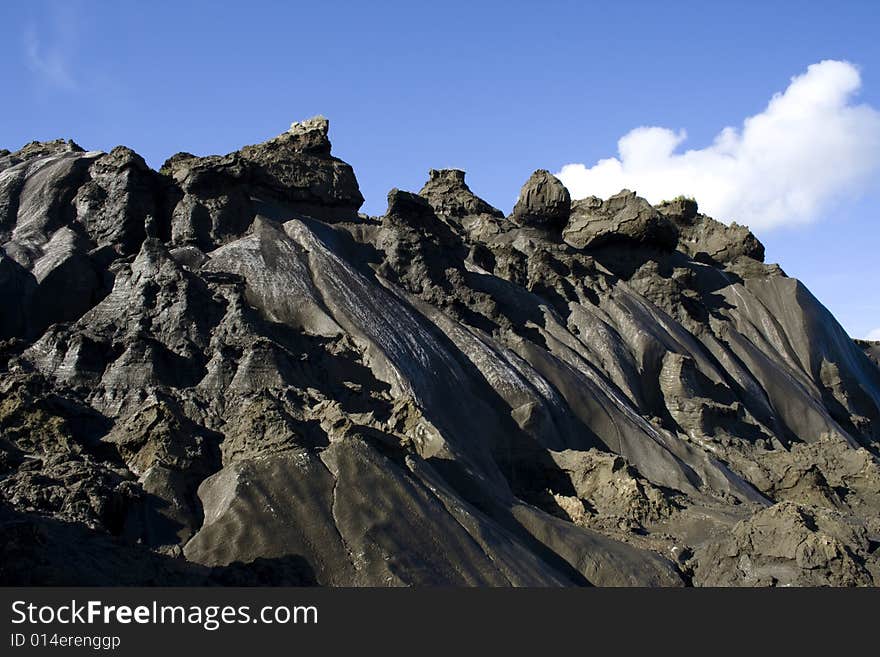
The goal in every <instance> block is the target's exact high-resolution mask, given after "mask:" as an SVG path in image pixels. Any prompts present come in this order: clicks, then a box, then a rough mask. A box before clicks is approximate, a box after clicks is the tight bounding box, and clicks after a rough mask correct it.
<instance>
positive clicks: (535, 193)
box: [511, 169, 571, 230]
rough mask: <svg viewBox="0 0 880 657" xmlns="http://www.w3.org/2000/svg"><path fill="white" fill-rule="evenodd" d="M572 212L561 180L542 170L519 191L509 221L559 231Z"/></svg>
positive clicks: (567, 194) (569, 200) (568, 197)
mask: <svg viewBox="0 0 880 657" xmlns="http://www.w3.org/2000/svg"><path fill="white" fill-rule="evenodd" d="M570 213H571V195H570V194H569V193H568V190H567V189H566V188H565V185H563V184H562V182H560V180H559V179H558V178H557V177H556V176H554V175H553V174H551V173H550V172H549V171H546V170H544V169H538V170H537V171H535V172H534V173H533V174H532V175H531V176H529V179H528V180H527V181H526V184H525V185H523V186H522V189H521V190H520V192H519V199H518V200H517V202H516V205H515V206H514V208H513V214H511V219H512V220H513V222H514V223H516V224H519V225H520V226H534V227H537V228H548V229H553V230H559V229H561V228H562V227H563V226H564V225H565V222H566V221H567V220H568V216H569V214H570Z"/></svg>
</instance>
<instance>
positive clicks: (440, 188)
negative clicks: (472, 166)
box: [419, 169, 504, 218]
mask: <svg viewBox="0 0 880 657" xmlns="http://www.w3.org/2000/svg"><path fill="white" fill-rule="evenodd" d="M464 176H465V173H464V171H461V170H460V169H431V170H430V171H429V172H428V181H427V182H426V183H425V186H424V187H422V189H421V191H420V192H419V196H422V197H424V198H425V199H427V201H428V203H430V204H431V207H432V208H434V212H436V213H437V214H438V215H443V216H447V217H459V218H460V217H468V216H478V215H487V216H488V217H495V218H501V217H503V216H504V213H503V212H501V210H498V209H496V208H493V207H492V206H491V205H489V204H488V203H486V201H484V200H483V199H481V198H479V197H478V196H477V195H475V194H474V193H473V192H472V191H471V190H470V187H468V186H467V183H466V182H465V181H464Z"/></svg>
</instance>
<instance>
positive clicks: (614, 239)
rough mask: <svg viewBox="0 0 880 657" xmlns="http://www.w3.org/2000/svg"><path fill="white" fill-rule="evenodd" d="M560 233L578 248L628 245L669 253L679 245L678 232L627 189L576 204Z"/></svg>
mask: <svg viewBox="0 0 880 657" xmlns="http://www.w3.org/2000/svg"><path fill="white" fill-rule="evenodd" d="M562 234H563V237H564V239H565V241H566V242H567V243H568V244H571V245H572V246H573V247H575V248H577V249H585V248H595V247H599V246H603V245H605V244H615V243H618V244H619V243H631V244H639V245H646V246H647V245H652V246H656V247H658V248H661V249H667V250H672V249H674V248H675V246H676V244H677V242H678V233H677V231H676V230H675V228H674V227H673V226H672V225H671V224H670V223H669V221H667V220H665V219H664V218H663V216H662V215H661V214H660V213H659V212H657V210H655V209H654V208H653V207H652V206H651V204H650V203H648V202H647V201H646V200H645V199H643V198H639V197H638V196H636V195H635V193H634V192H630V191H629V190H623V191H622V192H620V193H619V194H616V195H614V196H612V197H611V198H609V199H608V200H606V201H603V200H602V199H600V198H597V197H595V196H590V197H588V198H585V199H581V200H579V201H575V202H574V203H573V204H572V211H571V219H569V222H568V225H567V226H566V227H565V230H564V231H563V233H562Z"/></svg>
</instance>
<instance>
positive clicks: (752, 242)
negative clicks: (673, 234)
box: [657, 198, 764, 264]
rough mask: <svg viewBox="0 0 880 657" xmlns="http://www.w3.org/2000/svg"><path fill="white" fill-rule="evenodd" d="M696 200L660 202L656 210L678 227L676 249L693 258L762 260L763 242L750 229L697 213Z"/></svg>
mask: <svg viewBox="0 0 880 657" xmlns="http://www.w3.org/2000/svg"><path fill="white" fill-rule="evenodd" d="M697 209H698V208H697V202H696V201H695V200H693V199H689V198H677V199H674V200H672V201H664V202H663V203H661V204H660V205H658V206H657V211H658V212H659V213H660V214H662V215H663V216H665V217H667V218H668V219H670V220H671V221H672V222H673V223H674V224H675V226H676V228H677V229H678V244H677V246H678V248H679V250H681V251H682V252H684V253H687V254H688V255H689V256H691V257H692V258H694V259H695V260H699V261H701V262H708V263H710V264H712V263H716V262H719V263H730V262H733V261H734V260H736V259H737V258H739V257H740V256H747V257H749V258H752V259H754V260H757V261H759V262H764V245H763V244H761V242H759V241H758V238H757V237H755V236H754V235H753V234H752V232H751V231H750V230H749V229H748V228H747V227H745V226H740V225H739V224H737V223H736V222H733V223H731V224H730V225H729V226H728V225H725V224H722V223H721V222H720V221H715V220H714V219H712V218H711V217H707V216H705V215H702V214H699V212H698V211H697Z"/></svg>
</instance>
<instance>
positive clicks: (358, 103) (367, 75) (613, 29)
mask: <svg viewBox="0 0 880 657" xmlns="http://www.w3.org/2000/svg"><path fill="white" fill-rule="evenodd" d="M226 4H227V3H217V2H188V3H177V2H152V3H149V4H148V3H143V2H127V1H120V2H114V3H99V2H76V1H71V2H45V1H40V0H34V1H32V2H28V3H4V6H3V9H2V10H0V11H2V20H0V57H2V62H3V63H2V65H0V66H2V68H0V70H2V72H3V82H4V84H3V88H4V90H5V91H6V94H5V98H4V102H3V103H2V105H0V147H5V148H10V149H14V148H19V147H20V146H21V145H23V144H24V143H25V142H27V141H30V140H32V139H51V138H56V137H70V138H73V139H75V140H76V141H77V142H78V143H80V144H81V145H82V146H83V147H85V148H91V149H102V150H109V149H110V148H112V147H113V146H115V145H117V144H121V143H124V144H126V145H128V146H131V147H132V148H134V149H135V150H136V151H137V152H139V153H140V154H141V155H143V156H144V158H145V159H146V160H147V161H148V162H149V163H150V164H151V165H152V166H154V167H158V166H159V165H161V163H162V162H163V161H164V160H165V158H167V157H169V156H170V155H172V154H173V153H175V152H178V151H182V150H185V151H190V152H193V153H196V154H208V153H225V152H228V151H231V150H235V149H237V148H238V147H240V146H241V145H243V144H246V143H254V142H257V141H262V140H263V139H265V138H268V137H270V136H273V135H275V134H277V133H279V132H281V131H283V130H284V129H286V128H287V126H288V125H289V124H290V122H291V121H293V120H297V119H302V118H306V117H309V116H311V115H314V114H318V113H322V114H324V115H326V116H328V117H329V118H330V120H331V138H332V140H333V143H334V152H335V153H336V154H337V155H338V156H339V157H341V158H343V159H345V160H346V161H348V162H350V163H351V164H352V165H353V166H354V167H355V171H356V173H357V176H358V179H359V181H360V184H361V189H362V191H363V193H364V196H365V197H366V199H367V202H366V204H365V207H364V210H365V211H367V212H370V213H371V214H378V213H381V212H382V210H383V209H384V205H385V194H386V193H387V191H388V190H389V189H390V188H391V187H400V188H402V189H410V190H416V191H417V190H418V189H419V188H420V187H421V185H422V183H423V182H424V180H425V178H426V177H427V170H428V169H429V168H431V167H435V168H437V167H448V166H453V167H459V168H462V169H464V170H466V171H467V172H468V182H469V184H470V185H471V188H472V189H473V190H474V191H475V192H477V193H478V194H480V195H481V196H483V197H484V198H486V199H487V200H488V201H490V202H491V203H493V204H495V205H497V206H499V207H501V208H502V209H504V210H505V211H508V210H509V209H510V207H511V206H512V205H513V202H514V200H515V198H516V195H517V192H518V190H519V187H520V185H521V184H522V183H523V181H525V179H526V178H527V177H528V175H529V173H531V171H532V170H534V169H536V168H547V169H550V170H553V171H558V170H560V169H561V168H562V167H563V166H564V165H566V164H570V163H585V164H586V165H587V166H590V165H592V164H594V163H595V162H597V161H598V160H600V159H602V158H609V157H614V156H616V155H617V142H618V139H620V138H621V137H622V136H624V135H626V134H627V133H629V132H630V131H631V130H633V129H634V128H638V127H640V126H662V127H665V128H668V129H671V130H673V131H679V130H686V131H687V142H686V144H685V146H684V148H695V149H699V148H703V147H706V146H708V145H709V144H710V143H711V142H712V140H713V139H714V138H715V136H716V135H717V134H718V133H719V132H720V131H721V130H722V129H723V128H724V127H725V126H734V127H741V126H742V122H743V120H744V119H745V118H746V117H749V116H752V115H755V114H758V113H760V112H762V111H763V110H764V109H765V107H766V106H767V103H768V101H769V100H770V98H771V97H772V96H773V94H774V93H778V92H783V91H784V90H785V89H786V87H787V86H788V84H789V82H790V80H791V78H792V77H793V76H796V75H801V74H803V73H804V72H805V71H806V70H807V67H808V66H809V65H811V64H815V63H817V62H820V61H822V60H826V59H835V60H846V61H848V62H851V63H852V64H854V65H855V66H856V67H858V70H859V72H860V74H861V87H860V89H859V90H858V92H857V95H856V96H855V97H854V99H853V102H854V103H856V104H858V103H864V104H867V105H870V106H872V107H874V108H880V39H878V38H877V28H878V25H880V3H877V2H868V1H863V2H835V3H830V2H828V3H808V2H772V1H771V2H761V3H758V2H726V3H706V2H674V1H667V2H662V3H660V2H592V3H590V2H541V3H538V2H516V1H511V2H483V3H480V2H476V1H471V2H467V3H458V2H454V1H452V0H447V1H446V2H442V3H418V2H385V3H383V2H373V3H363V2H350V3H341V2H329V1H325V2H320V3H316V2H308V3H298V2H283V3H282V2H278V3H273V2H257V1H252V2H249V3H247V4H238V3H237V4H236V6H234V7H233V6H226ZM228 4H230V5H231V4H232V3H228ZM819 132H821V130H819ZM811 136H812V135H807V134H805V135H804V139H805V140H808V139H810V138H811ZM878 176H880V172H876V171H875V172H874V173H873V175H872V176H869V177H868V178H867V179H863V180H861V181H860V182H859V184H858V185H855V186H853V187H852V188H847V189H846V190H844V191H842V192H841V193H840V194H837V195H834V196H833V197H832V198H830V200H827V201H826V202H825V203H824V204H823V206H822V207H821V212H819V213H818V214H817V216H816V217H815V218H814V219H813V221H812V222H811V223H807V224H804V223H798V224H795V225H788V224H786V223H783V224H782V225H779V226H776V227H771V228H761V229H756V231H757V232H758V236H759V237H760V238H761V239H762V241H763V242H764V243H765V245H766V246H767V253H768V259H769V260H772V261H777V262H780V263H781V264H782V266H783V268H784V269H785V270H786V272H788V273H789V274H790V275H793V276H797V277H798V278H800V279H801V280H803V281H804V282H805V283H806V284H807V285H808V286H809V287H810V289H811V290H812V291H813V292H814V294H816V296H817V297H819V299H820V300H821V301H822V302H823V303H825V305H826V306H828V307H829V308H830V309H831V311H832V312H834V313H835V315H837V317H838V318H839V319H840V320H841V322H842V323H843V325H844V326H845V327H846V328H847V329H848V330H849V331H850V333H851V334H852V335H853V336H855V337H862V336H865V335H867V334H868V333H869V332H871V331H873V330H875V329H880V295H878V294H877V290H878V287H880V286H878V284H880V271H878V270H880V267H878V264H877V255H876V254H877V250H878V249H877V247H878V244H880V239H878V238H880V227H878V215H880V210H878V208H880V183H878V182H877V181H878V180H880V178H878ZM637 191H638V190H637ZM670 195H673V194H670ZM697 196H698V200H699V194H698V195H697ZM719 218H724V217H719ZM731 218H732V219H738V220H740V221H743V220H744V219H743V218H741V217H731Z"/></svg>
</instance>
